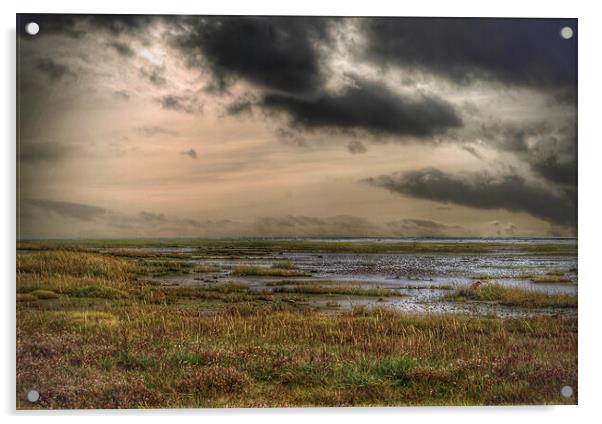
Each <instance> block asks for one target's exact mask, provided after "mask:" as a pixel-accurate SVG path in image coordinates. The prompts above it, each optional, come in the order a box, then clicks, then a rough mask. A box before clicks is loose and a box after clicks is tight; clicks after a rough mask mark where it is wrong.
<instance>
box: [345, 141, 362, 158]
mask: <svg viewBox="0 0 602 424" xmlns="http://www.w3.org/2000/svg"><path fill="white" fill-rule="evenodd" d="M347 150H349V153H352V154H354V155H357V154H360V153H366V152H367V150H366V146H364V145H363V143H362V142H361V141H358V140H353V141H350V142H349V144H347Z"/></svg>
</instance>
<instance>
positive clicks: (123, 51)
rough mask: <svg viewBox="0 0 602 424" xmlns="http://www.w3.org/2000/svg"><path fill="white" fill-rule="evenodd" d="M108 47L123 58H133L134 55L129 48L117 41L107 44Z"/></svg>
mask: <svg viewBox="0 0 602 424" xmlns="http://www.w3.org/2000/svg"><path fill="white" fill-rule="evenodd" d="M109 46H111V47H112V48H113V49H114V50H115V51H116V52H117V53H119V54H120V55H122V56H125V57H133V56H134V55H135V54H136V53H135V52H134V50H132V48H131V47H130V46H128V45H127V44H125V43H122V42H119V41H113V42H112V43H109Z"/></svg>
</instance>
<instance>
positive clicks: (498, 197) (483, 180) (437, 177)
mask: <svg viewBox="0 0 602 424" xmlns="http://www.w3.org/2000/svg"><path fill="white" fill-rule="evenodd" d="M365 181H366V182H367V183H369V184H371V185H373V186H375V187H381V188H385V189H387V190H389V191H391V192H393V193H396V194H402V195H406V196H411V197H414V198H418V199H425V200H432V201H436V202H442V203H453V204H457V205H462V206H468V207H473V208H478V209H505V210H508V211H511V212H526V213H529V214H531V215H533V216H535V217H537V218H540V219H543V220H545V221H548V222H551V223H555V224H560V225H566V226H570V227H576V224H577V222H576V220H577V215H576V212H577V211H576V209H577V198H576V193H574V192H572V191H565V192H558V193H557V192H554V191H551V190H549V189H546V188H544V187H541V186H538V185H535V184H533V183H530V182H528V181H527V180H525V179H524V178H523V177H521V176H518V175H502V176H492V175H489V174H488V173H486V172H483V173H472V174H464V175H454V174H448V173H445V172H442V171H440V170H437V169H432V168H428V169H423V170H420V171H412V172H406V173H404V174H394V175H383V176H379V177H375V178H369V179H367V180H365Z"/></svg>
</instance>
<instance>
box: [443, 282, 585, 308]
mask: <svg viewBox="0 0 602 424" xmlns="http://www.w3.org/2000/svg"><path fill="white" fill-rule="evenodd" d="M445 299H447V300H460V301H462V300H471V301H487V302H496V303H499V304H500V305H506V306H521V307H526V308H576V307H577V297H576V296H570V295H564V294H547V293H541V292H536V291H533V290H528V289H521V288H517V287H505V286H502V285H501V284H498V283H496V282H487V283H485V284H482V285H480V286H479V287H477V288H474V287H468V288H459V289H456V290H455V291H454V292H453V293H450V294H448V295H447V296H445Z"/></svg>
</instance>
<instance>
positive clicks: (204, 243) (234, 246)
mask: <svg viewBox="0 0 602 424" xmlns="http://www.w3.org/2000/svg"><path fill="white" fill-rule="evenodd" d="M103 247H121V248H124V249H125V248H132V247H134V248H135V247H182V248H186V247H189V248H195V249H196V250H197V251H198V252H199V253H200V254H202V253H208V254H211V255H217V254H220V253H221V254H224V255H228V256H236V255H253V254H264V253H278V252H283V251H288V252H318V253H363V254H369V253H493V252H504V251H508V252H521V253H529V254H533V255H541V256H548V255H577V246H576V245H573V244H537V245H535V244H510V243H453V242H450V243H429V242H416V243H410V242H408V243H391V242H378V243H375V242H372V241H366V242H364V241H355V242H351V241H348V242H345V241H338V242H330V241H318V240H274V239H265V240H264V239H249V240H244V239H243V240H213V239H207V240H199V239H169V240H167V239H156V240H151V239H138V240H41V241H35V242H26V241H25V242H20V243H18V245H17V248H19V249H34V250H51V249H58V250H75V251H78V250H83V251H85V250H87V249H93V248H103ZM122 254H123V255H131V252H130V253H127V252H122ZM140 255H148V253H140ZM151 255H152V253H151ZM180 255H183V256H186V254H185V253H183V254H180Z"/></svg>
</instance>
